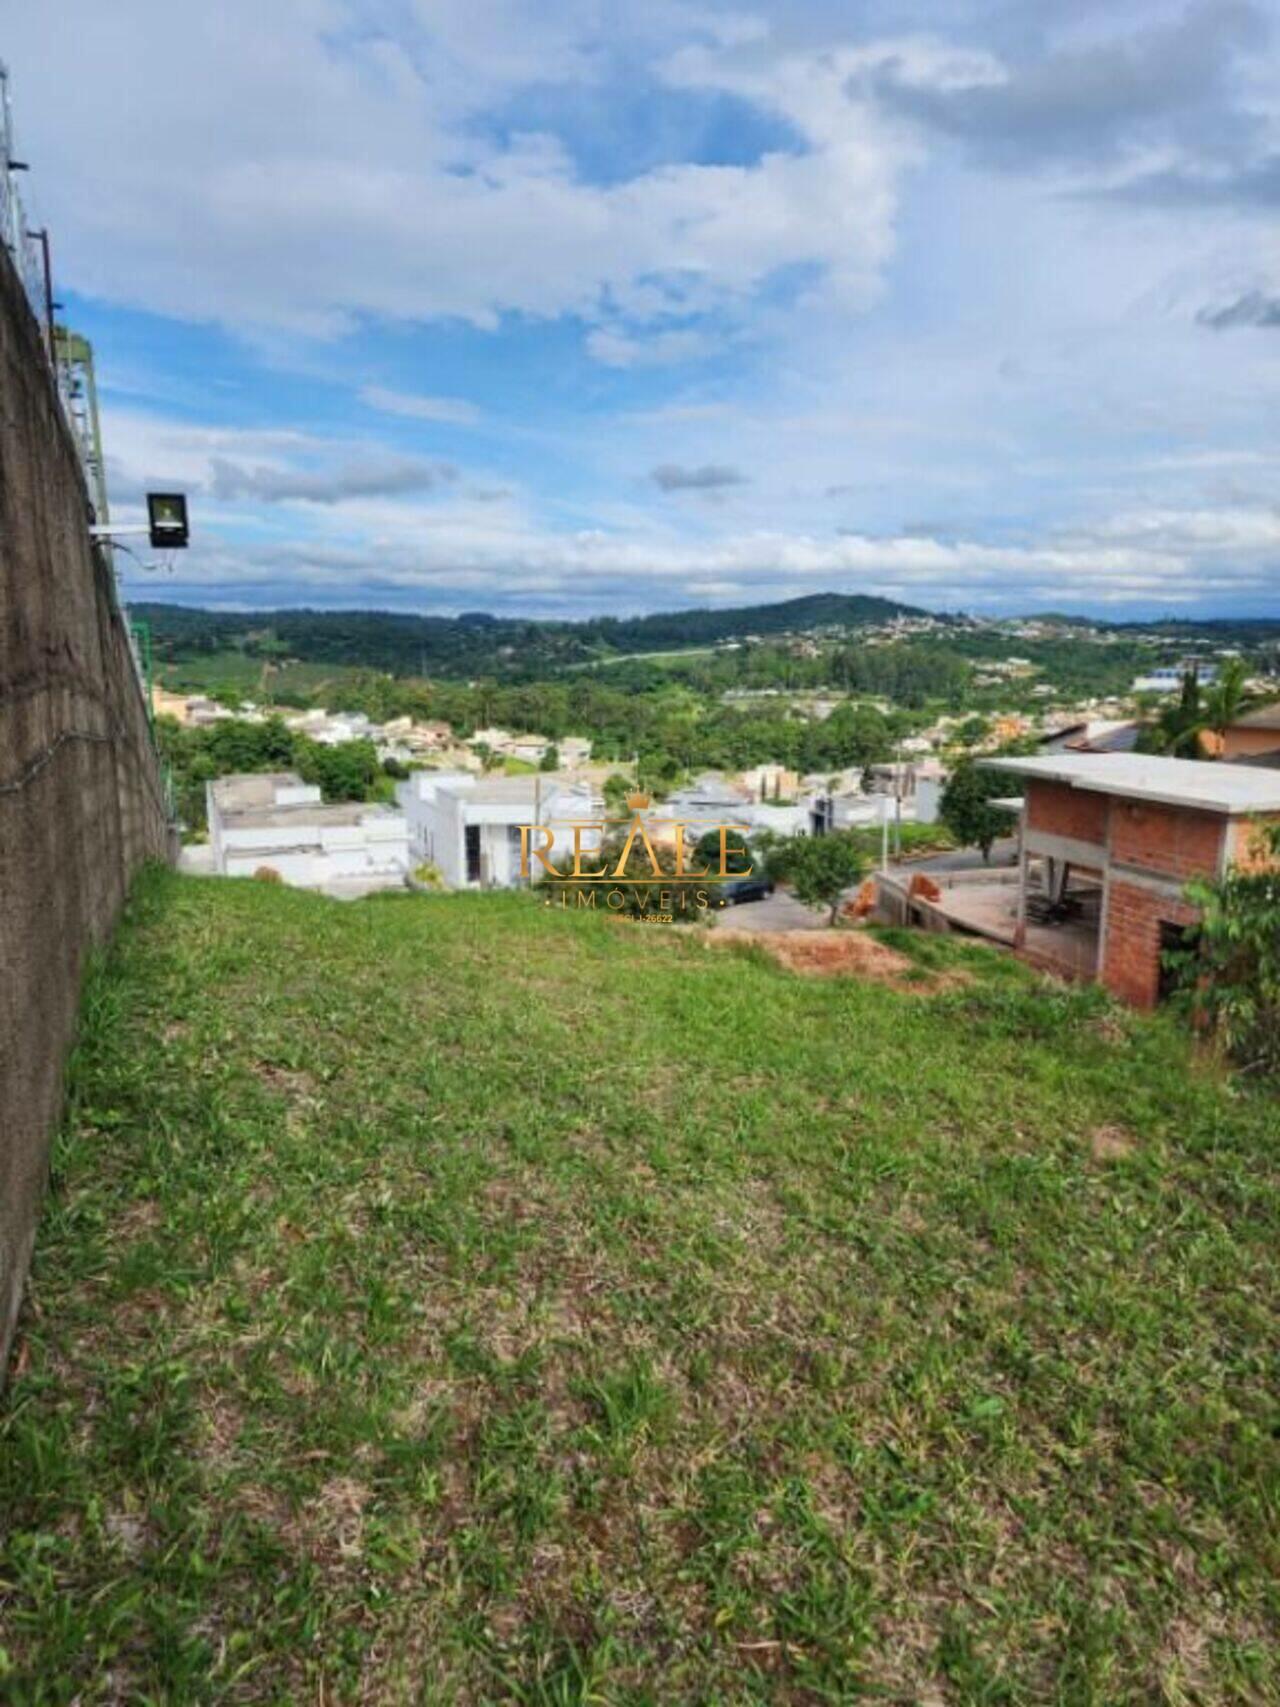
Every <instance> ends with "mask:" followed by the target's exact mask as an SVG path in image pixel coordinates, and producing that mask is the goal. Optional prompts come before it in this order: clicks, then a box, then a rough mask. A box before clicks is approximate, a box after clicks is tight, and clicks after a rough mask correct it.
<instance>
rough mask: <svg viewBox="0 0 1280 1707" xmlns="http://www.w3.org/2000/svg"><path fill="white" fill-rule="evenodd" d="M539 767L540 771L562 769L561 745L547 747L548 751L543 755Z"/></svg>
mask: <svg viewBox="0 0 1280 1707" xmlns="http://www.w3.org/2000/svg"><path fill="white" fill-rule="evenodd" d="M538 769H539V770H540V771H558V770H559V769H560V749H559V747H548V748H547V750H546V752H545V753H544V754H543V755H542V762H541V763H540V764H539V766H538Z"/></svg>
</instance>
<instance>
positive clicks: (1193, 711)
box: [1139, 658, 1248, 759]
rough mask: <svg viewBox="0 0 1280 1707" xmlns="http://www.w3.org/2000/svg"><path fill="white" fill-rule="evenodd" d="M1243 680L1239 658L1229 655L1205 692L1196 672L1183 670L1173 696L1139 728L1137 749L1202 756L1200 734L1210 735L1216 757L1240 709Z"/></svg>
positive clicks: (1185, 756) (1245, 673)
mask: <svg viewBox="0 0 1280 1707" xmlns="http://www.w3.org/2000/svg"><path fill="white" fill-rule="evenodd" d="M1247 680H1248V671H1247V670H1246V668H1245V664H1244V660H1243V659H1242V658H1232V659H1231V660H1230V662H1229V663H1228V664H1227V665H1226V667H1225V668H1224V669H1223V671H1222V674H1221V676H1220V677H1219V678H1218V680H1217V681H1216V682H1215V683H1214V684H1213V686H1212V687H1210V688H1209V689H1208V691H1207V692H1206V691H1205V689H1204V688H1202V687H1201V685H1200V677H1199V675H1198V674H1197V672H1196V671H1195V670H1194V669H1191V670H1187V671H1186V672H1185V674H1184V675H1183V678H1182V685H1181V687H1180V688H1179V690H1178V697H1177V699H1175V700H1171V701H1170V702H1169V703H1168V704H1167V705H1165V706H1164V707H1162V709H1161V711H1160V712H1159V714H1158V716H1157V717H1156V720H1155V723H1154V724H1152V725H1151V726H1150V727H1149V728H1148V729H1146V730H1144V731H1143V738H1142V740H1141V742H1140V743H1139V744H1140V747H1141V750H1142V751H1143V752H1149V753H1164V754H1166V755H1167V756H1168V757H1169V758H1173V759H1199V758H1203V757H1204V756H1205V754H1204V745H1203V737H1204V736H1206V735H1212V736H1215V737H1216V740H1215V741H1214V742H1213V744H1212V745H1213V750H1214V756H1215V757H1216V756H1217V754H1219V753H1220V752H1221V750H1222V737H1223V735H1224V733H1225V732H1226V730H1228V729H1229V728H1230V727H1231V725H1232V724H1233V723H1235V722H1236V721H1237V720H1238V718H1239V716H1240V713H1241V711H1242V710H1243V709H1244V706H1245V703H1246V700H1247V697H1248V696H1247V694H1246V691H1245V683H1246V681H1247Z"/></svg>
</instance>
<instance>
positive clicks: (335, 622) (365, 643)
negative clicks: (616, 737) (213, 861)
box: [131, 593, 930, 675]
mask: <svg viewBox="0 0 1280 1707" xmlns="http://www.w3.org/2000/svg"><path fill="white" fill-rule="evenodd" d="M131 608H132V610H133V613H134V615H135V617H136V618H138V619H141V620H143V621H145V622H147V623H148V624H149V625H150V628H151V634H152V639H153V641H154V643H155V646H156V650H157V653H158V654H159V655H160V656H162V657H168V658H178V657H191V656H193V655H199V654H202V653H203V654H207V653H214V652H222V651H227V650H248V651H250V652H252V653H253V654H255V655H258V656H262V657H264V658H269V657H271V656H273V655H276V656H280V657H296V658H301V659H305V660H307V661H310V662H316V663H332V664H361V665H365V666H368V667H370V668H374V669H382V670H390V671H392V672H393V673H395V674H401V675H407V674H414V673H426V672H428V671H431V670H437V671H445V672H450V673H454V672H461V671H468V670H471V671H477V672H478V671H490V670H495V669H497V670H502V669H503V668H504V665H505V666H507V667H513V668H520V667H524V666H528V665H531V664H537V665H539V666H541V667H543V668H545V667H548V666H551V667H556V666H564V665H567V664H584V663H590V662H591V661H592V660H593V659H604V658H610V657H617V656H619V655H623V654H627V653H632V652H645V651H661V650H678V649H684V648H690V647H697V646H708V645H716V644H718V643H720V642H721V641H725V640H730V639H733V638H739V637H742V636H744V635H747V634H755V635H761V636H765V635H768V636H777V635H779V634H786V633H789V632H791V633H794V632H801V631H805V630H810V629H815V628H865V627H870V626H874V625H875V624H878V623H882V622H888V621H890V620H891V619H892V618H894V617H898V616H917V617H918V616H927V615H929V614H930V613H929V612H927V611H924V610H921V609H919V608H918V607H917V606H914V605H905V604H900V603H898V602H897V601H896V600H893V599H881V598H875V597H873V596H871V595H870V594H864V593H810V594H806V595H805V596H803V597H801V598H795V599H786V600H783V601H782V602H780V603H777V604H764V605H739V606H735V607H733V608H731V609H724V610H716V609H709V608H706V607H698V608H694V609H690V610H677V611H661V612H657V613H655V614H654V615H652V616H638V617H612V616H601V617H588V618H584V619H582V620H581V621H577V622H571V621H559V620H543V619H539V618H535V617H506V616H492V615H489V614H488V613H487V612H483V611H480V612H475V611H472V612H465V613H464V614H462V615H461V616H456V617H452V616H449V617H446V616H412V615H407V614H405V613H404V612H400V611H377V610H349V611H334V610H308V609H287V610H260V611H210V610H201V609H199V608H197V607H194V606H189V605H168V604H134V605H133V606H132V607H131Z"/></svg>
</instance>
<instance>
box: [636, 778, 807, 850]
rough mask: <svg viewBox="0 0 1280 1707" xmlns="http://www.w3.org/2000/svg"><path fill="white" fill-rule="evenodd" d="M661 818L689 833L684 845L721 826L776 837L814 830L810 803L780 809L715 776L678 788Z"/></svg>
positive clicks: (671, 796) (798, 803)
mask: <svg viewBox="0 0 1280 1707" xmlns="http://www.w3.org/2000/svg"><path fill="white" fill-rule="evenodd" d="M661 812H662V817H663V818H666V819H676V820H678V821H679V822H680V823H683V824H687V825H689V826H690V829H689V831H688V833H687V835H686V838H685V839H686V841H693V840H696V839H697V834H698V833H699V831H700V829H701V831H705V830H710V829H714V828H715V827H717V826H718V825H720V824H745V825H746V826H747V828H748V831H751V830H770V831H772V832H773V834H774V835H776V836H807V835H808V834H809V833H810V831H811V830H812V828H813V803H812V801H811V800H809V799H807V798H806V799H803V800H800V801H797V802H796V803H795V804H794V805H787V806H781V805H776V804H774V803H773V802H771V801H761V800H756V799H754V798H753V797H752V795H751V793H750V791H749V790H748V789H747V788H746V787H738V786H736V785H735V784H733V783H730V782H725V781H724V779H723V778H721V777H717V776H703V777H699V779H698V781H697V782H695V783H691V784H690V785H689V786H688V787H687V788H679V789H677V790H676V791H675V793H674V794H672V795H670V796H669V797H668V798H667V799H666V800H665V801H664V802H663V805H662V809H661Z"/></svg>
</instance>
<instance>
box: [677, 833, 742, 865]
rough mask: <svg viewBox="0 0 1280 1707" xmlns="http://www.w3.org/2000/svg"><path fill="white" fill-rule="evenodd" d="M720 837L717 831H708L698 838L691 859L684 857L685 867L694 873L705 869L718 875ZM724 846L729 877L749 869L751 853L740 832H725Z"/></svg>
mask: <svg viewBox="0 0 1280 1707" xmlns="http://www.w3.org/2000/svg"><path fill="white" fill-rule="evenodd" d="M720 835H721V832H720V831H719V830H708V831H707V832H706V834H705V835H702V836H700V837H699V838H698V844H697V846H696V847H695V848H694V850H693V858H692V859H689V858H687V857H686V861H685V863H686V865H690V866H692V867H693V868H694V870H695V871H701V870H703V869H704V868H706V869H708V870H710V871H711V872H713V873H717V874H718V873H719V870H720ZM724 845H725V858H726V863H727V864H728V867H729V873H730V875H734V874H736V873H738V872H745V871H747V870H749V869H750V867H751V861H752V853H751V849H750V848H749V847H748V846H747V840H746V837H745V836H744V835H743V834H742V831H741V830H725V831H724Z"/></svg>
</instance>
